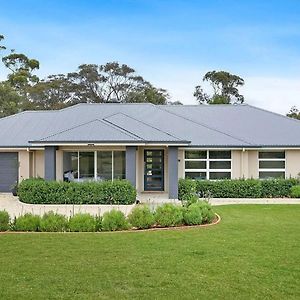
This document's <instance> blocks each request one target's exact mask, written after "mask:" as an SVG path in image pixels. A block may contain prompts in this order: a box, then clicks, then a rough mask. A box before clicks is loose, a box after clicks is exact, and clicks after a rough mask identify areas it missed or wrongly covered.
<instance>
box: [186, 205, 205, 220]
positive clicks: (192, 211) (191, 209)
mask: <svg viewBox="0 0 300 300" xmlns="http://www.w3.org/2000/svg"><path fill="white" fill-rule="evenodd" d="M183 220H184V223H185V224H186V225H199V224H202V220H203V218H202V209H201V207H200V206H199V204H198V203H197V202H196V203H192V204H191V205H189V206H188V207H185V208H184V211H183Z"/></svg>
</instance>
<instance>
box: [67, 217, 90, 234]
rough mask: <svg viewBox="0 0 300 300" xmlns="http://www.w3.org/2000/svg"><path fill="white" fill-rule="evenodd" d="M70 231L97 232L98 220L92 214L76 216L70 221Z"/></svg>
mask: <svg viewBox="0 0 300 300" xmlns="http://www.w3.org/2000/svg"><path fill="white" fill-rule="evenodd" d="M69 229H70V231H72V232H88V231H95V229H96V220H95V218H94V217H93V216H91V215H90V214H76V215H74V216H73V217H71V218H70V220H69Z"/></svg>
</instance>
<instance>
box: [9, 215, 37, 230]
mask: <svg viewBox="0 0 300 300" xmlns="http://www.w3.org/2000/svg"><path fill="white" fill-rule="evenodd" d="M40 225H41V218H40V217H39V216H37V215H33V214H30V213H27V214H25V215H23V216H20V217H18V218H17V219H16V221H15V225H14V229H15V230H16V231H39V230H40Z"/></svg>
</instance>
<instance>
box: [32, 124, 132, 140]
mask: <svg viewBox="0 0 300 300" xmlns="http://www.w3.org/2000/svg"><path fill="white" fill-rule="evenodd" d="M96 121H97V122H101V123H104V124H105V125H108V126H110V127H112V128H114V129H116V130H119V131H121V130H120V128H115V127H114V126H111V124H108V123H107V122H104V121H103V120H100V119H94V120H91V121H88V122H85V123H82V124H79V125H76V126H73V127H70V128H67V129H65V130H62V131H59V132H56V133H53V134H50V135H48V136H45V137H43V138H41V139H39V140H33V141H29V142H34V141H43V140H45V139H48V138H51V137H54V136H56V135H59V134H62V133H65V132H68V131H71V130H74V129H76V128H79V127H82V126H85V125H87V124H90V123H93V122H96ZM122 133H124V134H126V135H128V136H130V135H129V134H128V133H127V132H122ZM130 137H133V136H130ZM133 138H135V137H133Z"/></svg>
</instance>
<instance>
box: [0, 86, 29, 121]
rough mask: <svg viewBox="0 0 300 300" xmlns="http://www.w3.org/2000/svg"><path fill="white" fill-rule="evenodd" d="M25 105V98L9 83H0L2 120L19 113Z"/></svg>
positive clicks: (0, 114)
mask: <svg viewBox="0 0 300 300" xmlns="http://www.w3.org/2000/svg"><path fill="white" fill-rule="evenodd" d="M23 103H24V98H23V97H22V96H20V95H19V94H18V93H17V92H16V91H15V90H14V89H13V88H12V87H11V86H10V84H9V83H8V82H1V83H0V118H2V117H6V116H9V115H12V114H15V113H18V112H19V111H20V110H21V108H22V104H23Z"/></svg>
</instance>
